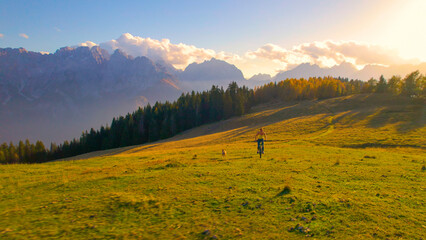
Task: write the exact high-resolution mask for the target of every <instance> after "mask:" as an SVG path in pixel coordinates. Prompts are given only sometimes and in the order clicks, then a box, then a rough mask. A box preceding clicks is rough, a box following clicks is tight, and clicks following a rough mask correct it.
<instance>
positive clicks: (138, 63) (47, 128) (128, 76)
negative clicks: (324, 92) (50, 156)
mask: <svg viewBox="0 0 426 240" xmlns="http://www.w3.org/2000/svg"><path fill="white" fill-rule="evenodd" d="M417 69H419V70H420V71H421V72H423V73H424V72H426V63H423V64H420V65H417V66H414V65H400V66H392V67H387V68H386V67H383V66H374V65H367V66H366V67H364V68H363V69H362V70H358V69H356V68H355V67H354V66H353V65H352V64H350V63H342V64H340V65H336V66H334V67H331V68H321V67H319V66H318V65H311V64H308V63H304V64H300V65H298V66H296V67H295V68H293V69H291V70H288V71H282V72H279V73H277V74H276V75H275V76H273V77H272V76H270V75H268V74H258V75H255V76H253V77H252V78H250V79H248V80H246V79H245V78H244V76H243V73H242V72H241V70H239V69H238V68H237V67H236V66H234V65H232V64H229V63H227V62H225V61H222V60H218V59H214V58H212V59H211V60H207V61H204V62H202V63H192V64H189V65H188V66H187V67H186V69H185V70H183V71H182V70H178V69H175V68H174V67H173V66H172V65H171V64H170V63H168V62H166V61H163V60H160V61H155V62H154V61H152V60H151V59H149V58H147V57H144V56H141V57H132V56H130V55H128V54H126V53H125V52H124V51H121V50H115V51H114V52H112V53H109V52H107V51H106V50H104V49H102V48H100V47H99V46H94V47H91V48H89V47H64V48H61V49H59V50H57V51H56V52H55V53H53V54H42V53H38V52H31V51H27V50H25V49H23V48H18V49H12V48H0V126H1V127H0V142H5V141H13V142H16V141H18V140H24V139H29V140H31V141H35V140H42V141H44V142H46V143H50V142H62V141H64V140H69V139H72V138H74V137H79V136H80V134H81V131H82V130H85V129H90V128H99V127H100V126H101V125H106V124H108V123H109V122H110V121H111V120H112V118H113V117H117V116H120V115H125V114H126V113H128V112H132V111H134V110H136V109H137V108H138V107H139V106H144V105H146V104H147V103H151V104H153V103H155V102H156V101H173V100H175V99H177V97H178V96H179V95H180V94H182V93H185V92H189V91H191V90H196V91H202V90H206V89H209V88H211V86H212V85H219V86H224V87H225V88H226V86H227V85H228V84H229V83H230V82H232V81H236V82H237V83H238V84H239V85H247V86H249V87H254V86H259V85H263V84H265V83H268V82H270V81H280V80H284V79H286V78H300V77H304V78H308V77H311V76H335V77H338V76H341V77H348V78H354V79H361V80H368V79H369V78H371V77H374V78H378V77H379V76H380V75H381V74H384V75H385V77H390V76H392V75H394V74H399V75H405V74H407V73H409V72H411V71H414V70H417Z"/></svg>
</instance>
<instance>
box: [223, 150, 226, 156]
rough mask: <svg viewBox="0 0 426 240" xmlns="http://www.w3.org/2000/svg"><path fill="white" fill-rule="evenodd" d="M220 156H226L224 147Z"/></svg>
mask: <svg viewBox="0 0 426 240" xmlns="http://www.w3.org/2000/svg"><path fill="white" fill-rule="evenodd" d="M222 157H226V151H225V149H222Z"/></svg>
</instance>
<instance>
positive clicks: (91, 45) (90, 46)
mask: <svg viewBox="0 0 426 240" xmlns="http://www.w3.org/2000/svg"><path fill="white" fill-rule="evenodd" d="M77 46H78V47H89V48H92V47H94V46H98V44H96V43H94V42H91V41H86V42H84V43H80V44H78V45H77Z"/></svg>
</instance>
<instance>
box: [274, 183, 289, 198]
mask: <svg viewBox="0 0 426 240" xmlns="http://www.w3.org/2000/svg"><path fill="white" fill-rule="evenodd" d="M290 192H291V188H290V187H289V186H288V185H287V186H285V187H284V189H283V190H282V191H281V192H279V193H278V194H277V197H280V196H283V195H286V194H289V193H290Z"/></svg>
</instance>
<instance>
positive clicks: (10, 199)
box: [0, 95, 426, 239]
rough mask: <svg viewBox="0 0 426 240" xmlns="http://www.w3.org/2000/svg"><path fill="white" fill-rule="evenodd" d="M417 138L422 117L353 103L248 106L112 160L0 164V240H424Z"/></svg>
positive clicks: (409, 109) (381, 103)
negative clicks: (260, 141) (260, 131)
mask: <svg viewBox="0 0 426 240" xmlns="http://www.w3.org/2000/svg"><path fill="white" fill-rule="evenodd" d="M387 99H388V100H387ZM259 126H263V127H265V130H266V132H267V133H268V141H266V143H265V153H266V154H265V155H264V157H262V158H261V159H259V156H258V155H256V143H255V142H254V141H253V140H254V135H255V133H256V129H257V128H258V127H259ZM425 136H426V127H425V107H423V106H418V105H413V104H411V103H410V102H409V100H407V99H401V98H398V99H396V98H390V99H389V98H388V97H386V98H385V97H384V96H382V95H356V96H349V97H342V98H336V99H329V100H324V101H319V102H311V101H305V102H299V103H297V102H295V103H274V104H269V105H265V106H259V107H257V108H255V109H253V112H252V113H250V114H248V115H245V116H243V117H241V118H233V119H230V120H226V121H222V122H219V123H215V124H210V125H206V126H202V127H200V128H196V129H193V130H190V131H188V132H185V133H183V134H181V135H179V136H176V137H174V138H172V139H170V140H166V141H162V142H157V143H153V144H146V145H141V146H137V147H134V148H126V149H121V150H120V149H118V150H117V151H116V154H114V153H113V152H111V151H109V152H104V153H102V152H97V153H94V154H92V155H85V157H92V158H89V159H83V160H69V161H58V162H51V163H45V164H34V165H4V166H0V196H1V201H0V214H1V215H0V239H37V238H42V239H49V238H61V239H135V238H136V239H139V238H142V239H214V237H213V236H216V237H217V238H218V239H236V238H238V239H305V238H306V236H312V237H313V238H316V239H326V238H336V239H375V238H378V239H424V232H425V231H426V207H425V199H426V193H425V182H426V181H425V174H426V171H425V170H422V167H423V166H424V165H425V160H426V154H425V148H426V146H425V144H426V141H425ZM221 149H226V151H227V153H228V155H227V156H226V157H225V158H223V157H222V155H221ZM75 159H77V158H75ZM207 230H208V231H207Z"/></svg>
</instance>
